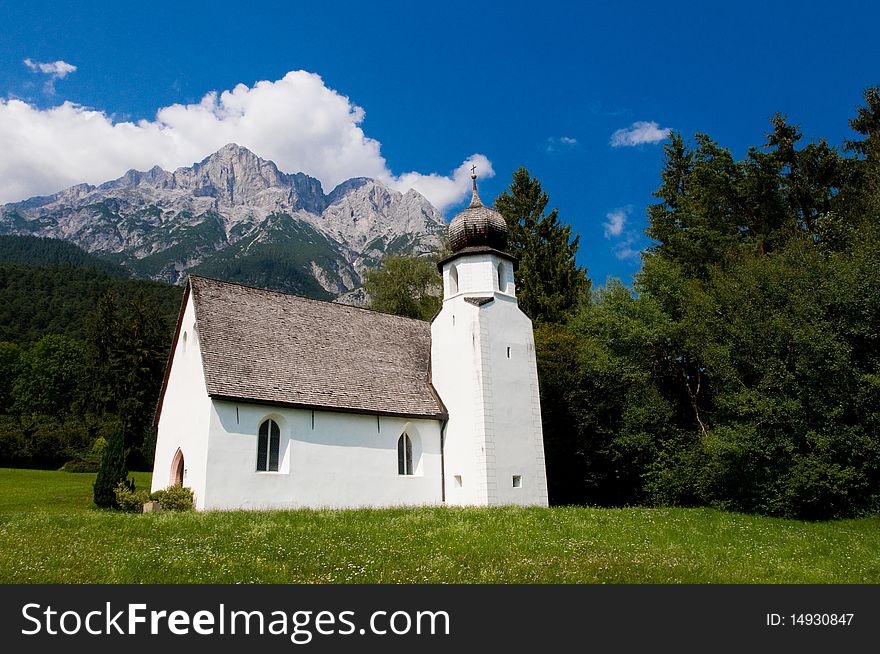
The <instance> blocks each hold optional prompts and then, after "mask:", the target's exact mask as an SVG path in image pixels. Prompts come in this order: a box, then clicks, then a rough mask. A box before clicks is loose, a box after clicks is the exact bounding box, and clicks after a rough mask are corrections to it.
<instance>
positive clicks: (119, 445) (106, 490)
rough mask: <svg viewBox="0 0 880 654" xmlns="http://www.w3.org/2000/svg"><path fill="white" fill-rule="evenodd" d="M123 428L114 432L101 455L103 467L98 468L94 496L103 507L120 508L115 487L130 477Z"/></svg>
mask: <svg viewBox="0 0 880 654" xmlns="http://www.w3.org/2000/svg"><path fill="white" fill-rule="evenodd" d="M123 433H124V431H123V428H122V427H120V428H119V429H117V430H116V431H114V432H113V436H111V437H110V442H109V443H107V447H106V448H105V449H104V454H103V456H101V467H100V468H99V469H98V477H97V479H95V486H94V491H95V492H94V498H95V504H97V505H98V506H99V507H101V508H102V509H115V508H118V507H117V504H116V494H115V492H114V491H115V489H116V487H117V486H118V485H119V483H120V482H123V481H125V479H126V477H128V470H127V469H126V468H125V448H124V446H123V440H124V437H123Z"/></svg>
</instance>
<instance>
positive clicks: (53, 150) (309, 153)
mask: <svg viewBox="0 0 880 654" xmlns="http://www.w3.org/2000/svg"><path fill="white" fill-rule="evenodd" d="M31 63H33V62H31ZM62 63H63V62H62ZM35 65H38V64H35ZM65 74H66V73H65ZM363 119H364V110H363V109H362V108H360V107H358V106H357V105H355V104H354V103H352V102H351V100H349V98H347V97H345V96H344V95H341V94H340V93H338V92H336V91H335V90H333V89H330V88H328V87H327V86H325V85H324V82H323V80H322V79H321V78H320V77H319V76H318V75H315V74H313V73H308V72H306V71H301V70H300V71H292V72H289V73H287V75H285V76H284V77H283V78H282V79H280V80H277V81H261V82H257V83H256V84H254V85H253V86H252V87H248V86H246V85H244V84H239V85H238V86H236V87H235V88H234V89H232V90H229V91H223V92H222V93H217V92H214V91H212V92H210V93H208V94H206V95H205V96H204V97H203V98H202V100H201V101H200V102H198V103H195V104H187V105H183V104H174V105H171V106H168V107H162V108H161V109H159V110H158V111H157V112H156V117H155V119H153V120H140V121H138V122H136V123H133V122H114V120H113V119H112V118H111V117H110V116H108V115H107V114H106V113H104V112H103V111H99V110H95V109H89V108H86V107H82V106H80V105H77V104H73V103H71V102H64V103H63V104H61V105H58V106H56V107H51V108H49V109H39V108H37V107H35V106H33V105H31V104H28V103H26V102H23V101H21V100H14V99H11V100H3V99H0V142H2V143H3V144H4V147H3V149H2V150H0V202H9V201H14V200H21V199H24V198H27V197H30V196H32V195H38V194H48V193H53V192H55V191H58V190H60V189H62V188H64V187H67V186H70V185H72V184H77V183H80V182H88V183H91V184H97V183H100V182H103V181H107V180H110V179H114V178H116V177H119V176H121V175H122V174H124V173H125V172H126V171H127V170H129V169H131V168H135V169H138V170H146V169H149V168H150V167H152V166H153V165H156V164H158V165H159V166H161V167H162V168H165V169H166V170H174V169H175V168H178V167H180V166H189V165H191V164H192V163H193V162H196V161H200V160H202V159H204V158H205V157H206V156H208V155H209V154H211V153H212V152H215V151H216V150H218V149H219V148H221V147H222V146H223V145H225V144H226V143H238V144H239V145H242V146H244V147H246V148H249V149H250V150H252V151H253V152H255V153H256V154H257V155H259V156H261V157H263V158H265V159H271V160H272V161H274V162H275V163H276V164H277V165H278V167H279V168H280V169H281V170H282V171H285V172H304V173H307V174H309V175H312V176H313V177H316V178H318V179H319V180H320V181H321V183H322V185H323V186H324V189H325V191H329V190H330V189H332V188H333V187H334V186H336V185H337V184H338V183H339V182H342V181H344V180H346V179H348V178H350V177H373V178H376V179H379V180H380V181H382V182H384V183H386V184H388V185H389V186H392V187H393V188H396V189H398V190H401V191H406V190H407V189H409V188H414V189H416V190H417V191H419V192H420V193H422V194H423V195H424V196H425V197H427V198H428V200H430V201H431V203H432V204H434V205H435V206H436V207H437V208H438V209H441V210H442V209H444V208H446V207H448V206H450V205H452V204H455V203H456V202H459V201H461V200H462V199H464V198H465V197H466V196H467V194H468V192H469V190H470V184H469V183H468V182H469V176H470V166H471V165H476V166H477V174H478V176H479V177H491V176H492V175H494V171H493V170H492V164H491V162H490V161H489V160H488V159H487V158H486V157H485V156H484V155H482V154H473V155H471V156H469V157H468V158H467V159H466V160H465V161H464V162H463V163H462V164H461V165H460V166H458V167H457V168H456V169H455V170H454V171H453V172H452V173H451V174H450V175H447V176H444V175H441V174H438V173H430V174H422V173H418V172H405V173H402V174H400V175H395V174H393V173H392V172H391V170H390V169H389V167H388V165H387V163H386V161H385V159H384V157H382V154H381V152H380V147H381V146H380V143H379V142H378V141H376V140H375V139H371V138H369V137H368V136H367V135H365V134H364V132H363V130H362V129H361V127H360V125H361V123H362V121H363Z"/></svg>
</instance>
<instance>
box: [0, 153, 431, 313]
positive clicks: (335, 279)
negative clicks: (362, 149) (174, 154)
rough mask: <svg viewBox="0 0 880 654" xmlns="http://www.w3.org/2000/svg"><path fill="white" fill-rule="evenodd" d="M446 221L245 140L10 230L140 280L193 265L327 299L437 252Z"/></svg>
mask: <svg viewBox="0 0 880 654" xmlns="http://www.w3.org/2000/svg"><path fill="white" fill-rule="evenodd" d="M445 225H446V224H445V222H444V220H443V217H442V216H441V215H440V213H439V212H438V211H437V210H436V209H435V208H434V207H433V206H431V204H430V203H429V202H428V201H427V200H426V199H425V198H424V197H423V196H422V195H420V194H419V193H417V192H416V191H414V190H409V191H407V192H406V193H400V192H398V191H395V190H392V189H390V188H388V187H387V186H385V185H384V184H382V183H381V182H379V181H377V180H374V179H368V178H355V179H349V180H347V181H345V182H343V183H341V184H339V185H338V186H337V187H336V188H334V189H333V190H332V191H330V193H329V194H325V193H324V191H323V189H322V187H321V183H320V182H319V181H318V180H317V179H314V178H312V177H309V176H308V175H305V174H303V173H295V174H288V173H283V172H281V171H279V170H278V167H277V166H276V165H275V164H274V163H273V162H271V161H266V160H264V159H261V158H260V157H258V156H257V155H255V154H254V153H253V152H251V151H250V150H248V149H246V148H243V147H241V146H238V145H235V144H229V145H226V146H224V147H223V148H221V149H220V150H218V151H217V152H215V153H214V154H212V155H211V156H209V157H207V158H206V159H204V160H203V161H201V162H199V163H197V164H194V165H193V166H191V167H188V168H178V169H177V170H175V171H174V172H169V171H166V170H163V169H161V168H159V167H158V166H157V167H154V168H152V169H150V170H148V171H146V172H140V171H136V170H130V171H129V172H127V173H126V174H125V175H123V176H122V177H120V178H119V179H116V180H113V181H110V182H105V183H104V184H100V185H98V186H92V185H90V184H79V185H76V186H72V187H70V188H68V189H65V190H63V191H60V192H58V193H55V194H54V195H50V196H44V197H35V198H31V199H29V200H24V201H22V202H15V203H10V204H6V205H3V206H0V234H20V235H22V234H24V235H33V236H43V237H50V238H57V239H63V240H66V241H70V242H73V243H75V244H76V245H78V246H79V247H81V248H83V249H84V250H85V251H87V252H89V253H91V254H94V255H99V256H102V257H104V258H107V259H109V260H112V261H115V262H118V263H121V264H122V265H124V266H125V267H127V268H128V269H130V270H131V271H132V272H133V273H134V274H135V275H137V276H140V277H149V278H152V279H158V280H164V281H168V282H172V283H174V282H178V281H180V280H181V278H182V276H183V273H185V272H187V271H193V272H196V273H200V274H204V275H208V276H213V277H219V278H221V279H226V280H230V281H239V282H242V283H246V284H253V285H257V286H264V287H271V288H278V289H281V290H286V291H291V292H295V293H302V294H306V295H311V296H314V297H323V298H331V297H336V296H339V295H341V294H344V293H346V292H349V291H351V290H352V289H356V288H357V287H359V286H360V284H361V277H362V275H363V272H364V270H366V269H367V268H370V267H374V266H376V265H377V264H378V262H379V260H380V259H381V258H382V256H384V255H386V254H394V253H400V252H413V253H415V254H424V253H427V252H432V251H436V250H437V249H438V247H439V244H440V240H439V235H440V233H442V231H443V230H444V229H445Z"/></svg>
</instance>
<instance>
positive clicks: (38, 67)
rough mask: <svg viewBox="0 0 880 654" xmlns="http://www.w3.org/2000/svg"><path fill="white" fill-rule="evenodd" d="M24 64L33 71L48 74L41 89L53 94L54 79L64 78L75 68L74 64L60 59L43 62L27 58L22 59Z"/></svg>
mask: <svg viewBox="0 0 880 654" xmlns="http://www.w3.org/2000/svg"><path fill="white" fill-rule="evenodd" d="M24 65H25V66H27V67H28V68H29V69H30V70H31V71H32V72H34V73H43V74H45V75H48V76H49V79H47V80H46V84H45V85H44V86H43V90H45V91H46V93H48V94H49V95H54V93H55V81H56V80H59V79H64V78H65V77H67V76H68V75H70V73H72V72H74V71H75V70H76V66H74V65H73V64H69V63H67V62H66V61H62V60H61V59H59V60H58V61H46V62H43V61H34V60H32V59H30V58H28V59H25V60H24Z"/></svg>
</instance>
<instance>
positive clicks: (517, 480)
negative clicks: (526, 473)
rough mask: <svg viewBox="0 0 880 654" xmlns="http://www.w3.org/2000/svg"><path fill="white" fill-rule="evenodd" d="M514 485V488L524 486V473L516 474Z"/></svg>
mask: <svg viewBox="0 0 880 654" xmlns="http://www.w3.org/2000/svg"><path fill="white" fill-rule="evenodd" d="M513 487H514V488H522V475H514V476H513Z"/></svg>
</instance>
